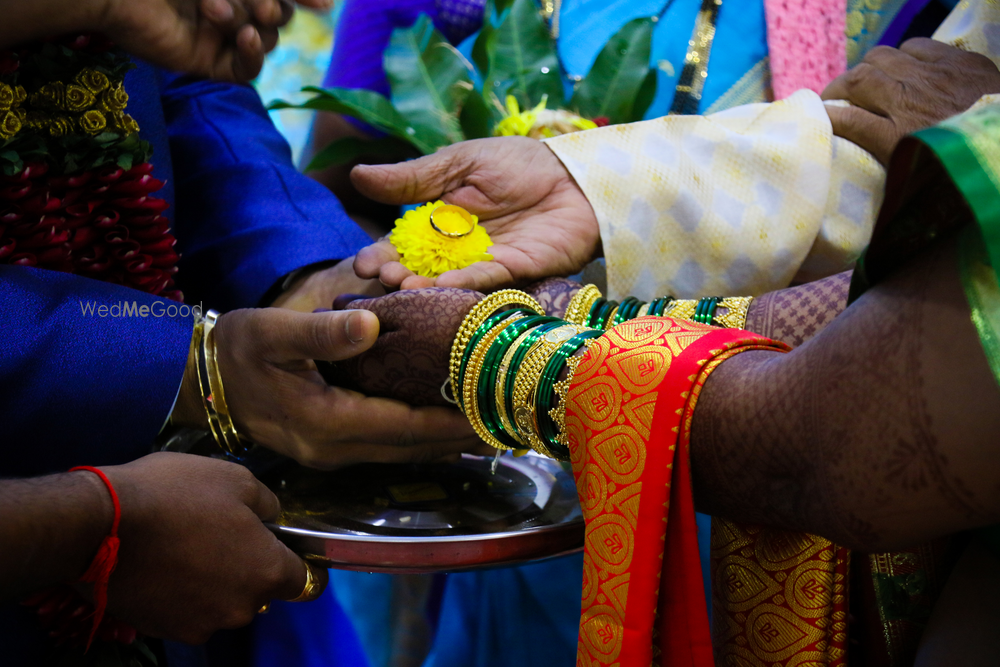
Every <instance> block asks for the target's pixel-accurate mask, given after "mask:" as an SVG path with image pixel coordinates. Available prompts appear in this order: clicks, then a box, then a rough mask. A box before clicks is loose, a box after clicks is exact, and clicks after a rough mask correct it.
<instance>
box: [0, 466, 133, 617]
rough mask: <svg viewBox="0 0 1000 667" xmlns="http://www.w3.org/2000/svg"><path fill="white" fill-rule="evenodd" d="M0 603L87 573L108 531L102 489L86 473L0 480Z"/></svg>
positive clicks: (109, 510) (106, 500)
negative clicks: (0, 547) (1, 546)
mask: <svg viewBox="0 0 1000 667" xmlns="http://www.w3.org/2000/svg"><path fill="white" fill-rule="evenodd" d="M0 508H2V509H0V544H3V549H0V600H3V601H11V600H16V599H18V598H20V597H22V596H24V595H26V594H29V593H32V592H34V591H37V590H40V589H42V588H45V587H47V586H51V585H54V584H58V583H63V582H69V581H75V580H76V579H78V578H79V577H80V576H81V575H82V574H83V573H84V571H85V570H86V569H87V566H88V564H89V563H90V560H91V559H92V558H93V557H94V554H95V553H96V552H97V548H98V546H100V543H101V540H103V539H104V536H105V535H107V534H108V531H109V530H110V528H111V520H112V516H113V512H114V510H113V507H112V505H111V498H110V496H109V495H108V492H107V489H105V488H104V485H103V484H102V483H101V481H100V479H99V478H98V477H97V476H96V475H94V474H93V473H89V472H82V471H81V472H73V473H64V474H60V475H50V476H48V477H37V478H33V479H11V480H3V481H0Z"/></svg>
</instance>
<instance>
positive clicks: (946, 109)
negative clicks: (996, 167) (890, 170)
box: [822, 38, 1000, 165]
mask: <svg viewBox="0 0 1000 667" xmlns="http://www.w3.org/2000/svg"><path fill="white" fill-rule="evenodd" d="M988 93H1000V71H998V70H997V67H996V65H994V64H993V62H992V61H991V60H990V59H989V58H987V57H985V56H982V55H979V54H976V53H968V52H966V51H962V50H961V49H958V48H955V47H954V46H948V45H947V44H942V43H941V42H936V41H934V40H932V39H925V38H916V39H910V40H907V41H906V42H905V43H904V44H903V45H902V46H901V47H900V48H899V49H898V50H897V49H893V48H890V47H888V46H877V47H875V48H874V49H872V50H871V51H869V52H868V54H867V55H866V56H865V58H864V61H863V62H862V63H861V64H860V65H858V66H857V67H854V68H853V69H851V70H850V71H848V72H846V73H845V74H842V75H840V76H839V77H837V78H836V79H834V80H833V82H831V83H830V85H829V86H827V87H826V90H824V91H823V95H822V97H823V99H824V100H847V101H848V102H850V103H851V104H853V105H854V106H852V107H831V106H827V113H828V114H829V115H830V121H831V122H832V123H833V133H834V134H836V135H837V136H838V137H843V138H845V139H847V140H848V141H852V142H854V143H855V144H857V145H858V146H861V147H862V148H864V149H865V150H866V151H868V152H869V153H871V154H872V155H874V156H875V157H876V158H878V160H879V162H881V163H882V164H884V165H888V164H889V158H891V157H892V152H893V150H894V149H895V148H896V144H897V143H899V140H900V139H902V138H903V137H904V136H906V135H907V134H910V133H912V132H915V131H917V130H921V129H923V128H926V127H930V126H932V125H935V124H937V123H938V122H940V121H942V120H944V119H946V118H949V117H950V116H954V115H955V114H957V113H961V112H963V111H965V110H966V109H968V108H969V107H971V106H972V105H973V104H974V103H975V102H976V100H978V99H979V98H980V97H982V96H983V95H986V94H988Z"/></svg>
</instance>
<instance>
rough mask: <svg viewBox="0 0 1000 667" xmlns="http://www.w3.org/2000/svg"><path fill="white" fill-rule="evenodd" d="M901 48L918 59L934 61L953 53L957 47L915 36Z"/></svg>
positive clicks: (927, 61) (928, 61)
mask: <svg viewBox="0 0 1000 667" xmlns="http://www.w3.org/2000/svg"><path fill="white" fill-rule="evenodd" d="M899 50H900V51H902V52H903V53H905V54H906V55H908V56H912V57H913V58H916V59H917V60H922V61H923V62H925V63H932V62H937V61H938V60H942V59H944V58H947V57H948V56H950V55H952V54H953V53H954V50H955V47H954V46H951V45H949V44H945V43H944V42H939V41H937V40H935V39H930V38H928V37H913V38H912V39H908V40H906V41H905V42H903V43H902V45H901V46H900V47H899Z"/></svg>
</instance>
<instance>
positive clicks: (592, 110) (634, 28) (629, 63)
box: [569, 18, 655, 123]
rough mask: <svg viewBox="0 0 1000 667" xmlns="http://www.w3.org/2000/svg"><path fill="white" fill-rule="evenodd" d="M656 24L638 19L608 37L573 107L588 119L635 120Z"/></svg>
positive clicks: (574, 100)
mask: <svg viewBox="0 0 1000 667" xmlns="http://www.w3.org/2000/svg"><path fill="white" fill-rule="evenodd" d="M654 25H655V24H654V23H653V20H652V19H651V18H638V19H635V20H634V21H629V22H628V23H626V24H625V26H624V27H623V28H622V29H621V30H619V31H618V32H617V33H616V34H615V35H614V36H613V37H612V38H611V39H610V40H608V43H607V44H605V45H604V48H603V49H601V52H600V53H599V54H598V55H597V60H595V61H594V66H593V67H591V68H590V72H589V73H588V74H587V78H586V79H584V80H583V82H582V83H581V84H580V85H579V87H577V89H576V92H575V93H574V94H573V99H571V100H570V103H569V106H570V108H571V109H573V110H575V111H576V112H577V113H579V114H580V115H581V116H584V117H586V118H598V117H600V116H605V117H606V118H608V120H610V121H611V122H612V123H627V122H629V121H630V120H632V118H633V107H634V100H635V99H636V96H637V95H638V93H639V90H640V89H641V88H642V86H643V83H644V82H645V81H646V79H647V77H648V75H649V53H650V49H651V47H652V43H653V27H654Z"/></svg>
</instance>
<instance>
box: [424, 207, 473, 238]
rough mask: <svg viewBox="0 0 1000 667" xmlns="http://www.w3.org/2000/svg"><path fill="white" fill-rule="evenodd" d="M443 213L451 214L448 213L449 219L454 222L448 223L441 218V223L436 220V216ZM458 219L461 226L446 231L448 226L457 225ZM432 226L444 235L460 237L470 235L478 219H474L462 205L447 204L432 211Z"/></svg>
mask: <svg viewBox="0 0 1000 667" xmlns="http://www.w3.org/2000/svg"><path fill="white" fill-rule="evenodd" d="M442 213H445V214H450V215H448V220H449V222H451V223H452V224H447V223H445V222H444V220H442V219H440V218H439V221H440V222H441V224H440V225H439V224H438V223H437V222H435V221H434V216H436V215H440V214H442ZM456 221H457V222H458V223H459V227H458V228H457V229H453V230H449V231H445V228H446V227H455V222H456ZM462 223H464V224H462ZM431 227H432V228H433V229H434V231H436V232H437V233H438V234H441V235H442V236H447V237H448V238H450V239H460V238H462V237H463V236H468V235H469V234H471V233H472V230H473V229H475V228H476V221H475V220H473V219H472V214H471V213H469V212H468V211H466V210H465V209H464V208H462V207H461V206H452V205H451V204H445V205H444V206H438V207H437V208H436V209H434V210H433V211H431ZM466 227H468V229H466Z"/></svg>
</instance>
